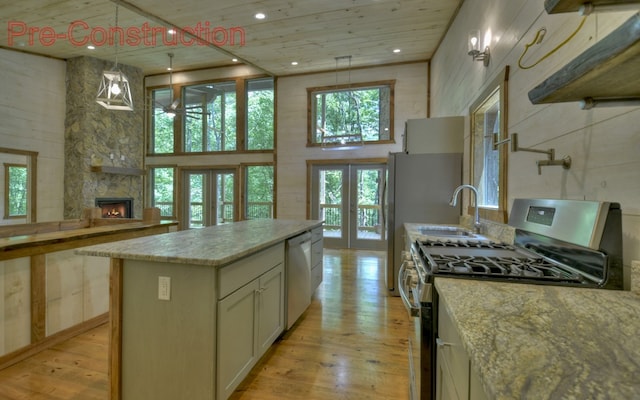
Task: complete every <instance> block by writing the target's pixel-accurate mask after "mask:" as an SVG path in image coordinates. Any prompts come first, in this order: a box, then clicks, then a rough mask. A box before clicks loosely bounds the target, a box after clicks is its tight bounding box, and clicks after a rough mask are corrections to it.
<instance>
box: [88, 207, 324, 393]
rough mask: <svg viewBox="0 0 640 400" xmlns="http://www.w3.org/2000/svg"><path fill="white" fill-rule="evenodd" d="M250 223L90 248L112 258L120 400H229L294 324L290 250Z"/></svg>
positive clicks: (291, 229)
mask: <svg viewBox="0 0 640 400" xmlns="http://www.w3.org/2000/svg"><path fill="white" fill-rule="evenodd" d="M321 225H322V221H317V220H305V221H292V220H277V219H274V220H267V219H265V220H250V221H242V222H237V223H233V224H227V225H220V226H214V227H208V228H203V229H194V230H188V231H180V232H174V233H170V234H164V235H157V236H153V237H145V238H140V239H134V240H127V241H122V242H117V243H109V244H103V245H97V246H91V247H86V248H83V249H80V250H78V252H79V253H80V254H87V255H92V256H104V257H111V278H112V296H111V357H110V378H111V382H110V398H111V399H125V400H128V399H154V400H162V399H177V398H188V399H226V398H227V397H228V396H229V395H230V394H231V393H232V392H233V390H234V388H235V387H236V386H237V385H238V384H239V383H240V382H241V381H242V379H244V377H245V376H246V375H247V374H248V373H249V371H250V370H251V368H252V367H253V366H254V365H255V364H256V363H257V361H258V360H259V358H260V357H261V356H262V355H263V354H264V353H265V352H266V350H267V349H268V347H269V346H270V345H271V344H272V343H273V341H275V339H276V338H277V337H278V336H279V335H280V334H281V333H282V332H283V330H284V326H285V325H284V324H285V308H284V295H285V268H284V261H285V241H286V240H287V239H289V238H291V237H294V236H297V235H299V234H301V233H304V232H308V231H312V230H314V229H316V230H317V229H318V228H319V227H320V226H321Z"/></svg>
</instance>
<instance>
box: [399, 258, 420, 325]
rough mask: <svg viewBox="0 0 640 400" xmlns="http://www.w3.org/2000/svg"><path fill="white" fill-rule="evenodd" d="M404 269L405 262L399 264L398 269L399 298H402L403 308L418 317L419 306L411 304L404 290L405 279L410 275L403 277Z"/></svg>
mask: <svg viewBox="0 0 640 400" xmlns="http://www.w3.org/2000/svg"><path fill="white" fill-rule="evenodd" d="M406 269H407V267H406V263H405V262H403V263H402V265H400V270H399V271H398V292H399V293H400V298H401V299H402V302H403V303H404V306H405V308H406V309H407V310H408V311H409V315H410V316H412V317H419V316H420V307H415V306H414V305H413V304H411V300H409V296H408V295H407V293H406V292H405V287H406V283H407V282H406V280H407V279H411V277H410V276H406V277H405V275H404V273H405V270H406Z"/></svg>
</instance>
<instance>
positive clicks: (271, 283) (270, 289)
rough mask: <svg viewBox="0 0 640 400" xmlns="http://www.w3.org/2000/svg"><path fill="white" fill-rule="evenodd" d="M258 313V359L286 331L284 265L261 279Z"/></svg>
mask: <svg viewBox="0 0 640 400" xmlns="http://www.w3.org/2000/svg"><path fill="white" fill-rule="evenodd" d="M259 294H260V296H259V299H258V301H259V312H258V321H259V322H258V357H260V356H261V355H263V354H264V353H265V352H266V351H267V349H268V348H269V346H271V345H272V344H273V342H274V341H275V340H276V339H277V338H278V336H279V335H280V334H281V333H282V332H283V330H284V265H283V264H279V265H278V266H276V267H274V268H273V269H272V270H270V271H269V272H266V273H265V274H264V275H262V276H261V277H260V289H259Z"/></svg>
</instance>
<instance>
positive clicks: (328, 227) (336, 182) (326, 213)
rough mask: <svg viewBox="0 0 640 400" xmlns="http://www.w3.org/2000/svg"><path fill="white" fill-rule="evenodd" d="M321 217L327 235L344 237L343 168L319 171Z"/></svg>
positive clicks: (319, 213)
mask: <svg viewBox="0 0 640 400" xmlns="http://www.w3.org/2000/svg"><path fill="white" fill-rule="evenodd" d="M319 173H320V177H319V207H320V210H319V212H318V215H319V219H321V220H324V236H325V237H338V238H340V237H342V184H343V174H342V170H330V169H325V170H321V171H319Z"/></svg>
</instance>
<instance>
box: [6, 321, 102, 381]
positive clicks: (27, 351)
mask: <svg viewBox="0 0 640 400" xmlns="http://www.w3.org/2000/svg"><path fill="white" fill-rule="evenodd" d="M108 322H109V313H108V312H106V313H104V314H101V315H98V316H97V317H93V318H91V319H89V320H87V321H84V322H82V323H80V324H77V325H74V326H72V327H69V328H67V329H64V330H61V331H60V332H56V333H54V334H53V335H51V336H47V337H45V338H44V339H42V340H40V341H38V342H37V343H31V344H30V345H28V346H25V347H22V348H20V349H18V350H15V351H12V352H11V353H7V354H5V355H3V356H0V370H3V369H5V368H7V367H10V366H12V365H14V364H17V363H19V362H20V361H22V360H25V359H27V358H29V357H31V356H33V355H35V354H37V353H39V352H41V351H43V350H46V349H48V348H51V347H53V346H55V345H57V344H59V343H62V342H64V341H65V340H68V339H71V338H73V337H75V336H78V335H80V334H81V333H85V332H87V331H90V330H91V329H93V328H97V327H98V326H100V325H102V324H105V323H108Z"/></svg>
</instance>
